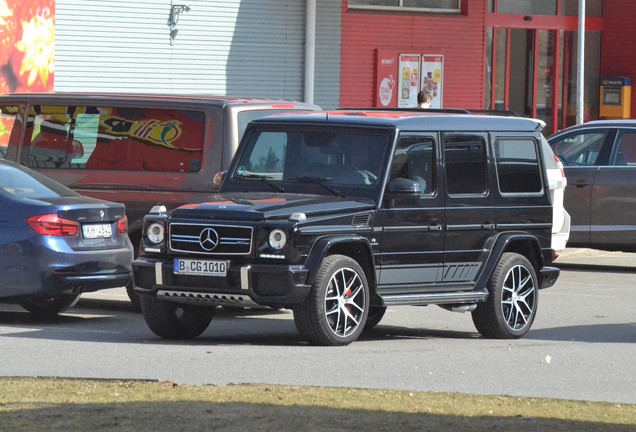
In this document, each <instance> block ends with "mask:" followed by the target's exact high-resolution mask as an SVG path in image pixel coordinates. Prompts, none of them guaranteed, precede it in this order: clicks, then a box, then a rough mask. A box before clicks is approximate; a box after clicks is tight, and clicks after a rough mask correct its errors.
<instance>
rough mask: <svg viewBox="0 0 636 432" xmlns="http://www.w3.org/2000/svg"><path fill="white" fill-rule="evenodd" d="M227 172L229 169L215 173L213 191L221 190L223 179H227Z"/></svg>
mask: <svg viewBox="0 0 636 432" xmlns="http://www.w3.org/2000/svg"><path fill="white" fill-rule="evenodd" d="M226 174H227V171H221V172H218V173H216V174H214V179H213V180H212V191H213V192H216V191H218V190H219V188H220V187H221V183H223V180H224V179H225V175H226Z"/></svg>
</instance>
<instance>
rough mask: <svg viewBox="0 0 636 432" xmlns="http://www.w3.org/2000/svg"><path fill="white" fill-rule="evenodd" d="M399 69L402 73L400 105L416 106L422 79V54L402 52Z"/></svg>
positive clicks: (402, 106)
mask: <svg viewBox="0 0 636 432" xmlns="http://www.w3.org/2000/svg"><path fill="white" fill-rule="evenodd" d="M398 71H399V74H400V81H399V87H398V107H399V108H412V107H416V106H417V92H418V84H419V79H420V78H419V77H420V56H419V55H418V54H400V64H399V69H398Z"/></svg>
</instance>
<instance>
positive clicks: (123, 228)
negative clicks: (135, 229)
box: [117, 216, 128, 234]
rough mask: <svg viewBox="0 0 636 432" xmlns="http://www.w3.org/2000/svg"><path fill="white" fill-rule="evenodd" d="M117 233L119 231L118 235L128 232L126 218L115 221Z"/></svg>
mask: <svg viewBox="0 0 636 432" xmlns="http://www.w3.org/2000/svg"><path fill="white" fill-rule="evenodd" d="M117 231H119V234H126V233H127V232H128V218H127V217H126V216H124V217H123V218H121V219H119V220H118V221H117Z"/></svg>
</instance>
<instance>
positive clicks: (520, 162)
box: [495, 138, 543, 194]
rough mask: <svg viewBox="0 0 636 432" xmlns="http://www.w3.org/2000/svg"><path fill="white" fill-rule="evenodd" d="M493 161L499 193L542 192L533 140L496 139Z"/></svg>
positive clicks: (536, 152) (537, 156) (537, 155)
mask: <svg viewBox="0 0 636 432" xmlns="http://www.w3.org/2000/svg"><path fill="white" fill-rule="evenodd" d="M495 161H496V166H497V181H498V182H499V191H500V192H501V193H503V194H506V193H540V192H541V191H542V190H543V183H542V181H541V165H540V163H539V153H538V151H537V145H536V141H535V140H533V139H531V138H526V139H498V140H497V141H495Z"/></svg>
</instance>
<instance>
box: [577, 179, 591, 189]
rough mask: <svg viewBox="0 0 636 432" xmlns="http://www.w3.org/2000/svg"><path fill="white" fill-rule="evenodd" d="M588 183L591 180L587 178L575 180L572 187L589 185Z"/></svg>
mask: <svg viewBox="0 0 636 432" xmlns="http://www.w3.org/2000/svg"><path fill="white" fill-rule="evenodd" d="M590 183H591V182H590V181H589V180H577V181H575V182H574V187H577V188H580V187H585V186H589V185H590Z"/></svg>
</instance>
